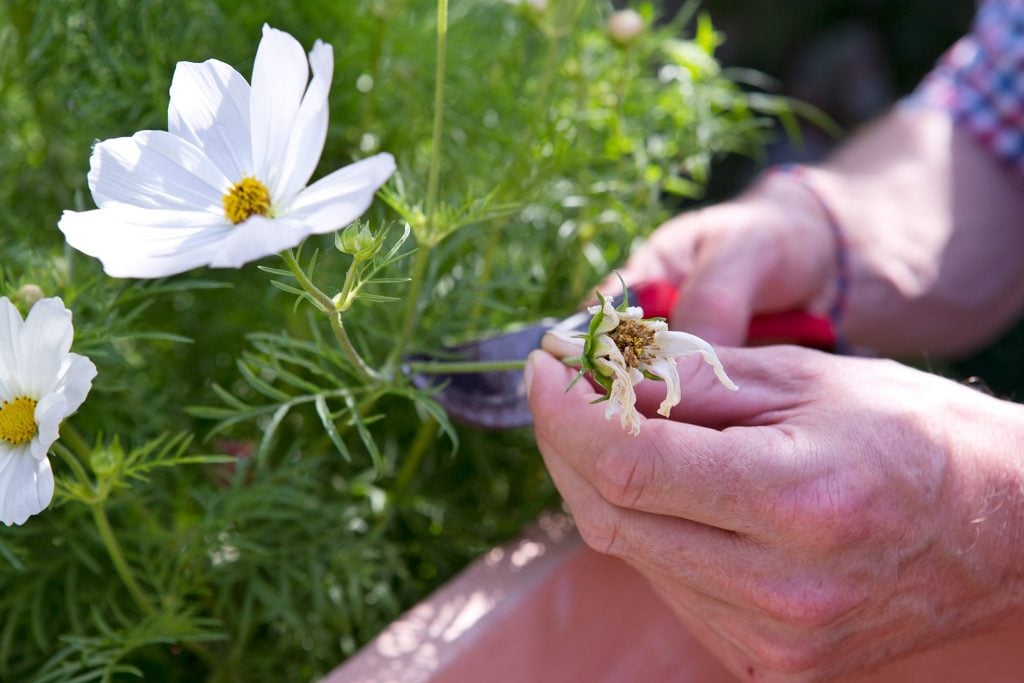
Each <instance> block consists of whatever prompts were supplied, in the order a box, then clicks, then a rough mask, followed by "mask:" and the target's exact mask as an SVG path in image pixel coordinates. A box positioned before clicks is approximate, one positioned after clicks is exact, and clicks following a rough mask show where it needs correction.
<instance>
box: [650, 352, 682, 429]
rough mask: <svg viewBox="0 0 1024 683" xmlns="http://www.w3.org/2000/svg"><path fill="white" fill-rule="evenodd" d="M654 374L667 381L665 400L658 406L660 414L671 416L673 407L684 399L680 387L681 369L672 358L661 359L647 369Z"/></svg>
mask: <svg viewBox="0 0 1024 683" xmlns="http://www.w3.org/2000/svg"><path fill="white" fill-rule="evenodd" d="M646 369H647V370H648V371H649V372H651V373H652V374H655V375H657V376H658V377H660V378H661V379H663V380H665V400H664V401H662V402H661V405H659V406H658V414H659V415H664V416H665V417H668V416H669V413H671V412H672V407H673V406H675V405H676V404H678V403H679V401H680V399H681V398H682V394H681V392H680V387H679V369H678V368H677V367H676V362H675V361H674V360H672V359H671V358H659V359H658V360H657V361H655V362H654V363H651V364H650V365H648V366H647V368H646Z"/></svg>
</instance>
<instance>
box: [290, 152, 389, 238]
mask: <svg viewBox="0 0 1024 683" xmlns="http://www.w3.org/2000/svg"><path fill="white" fill-rule="evenodd" d="M394 171H395V159H394V157H392V156H391V155H390V154H388V153H387V152H384V153H382V154H377V155H376V156H372V157H370V158H368V159H363V160H362V161H357V162H356V163H354V164H350V165H348V166H344V167H342V168H339V169H338V170H337V171H335V172H334V173H331V174H330V175H327V176H324V177H323V178H321V179H320V180H318V181H316V182H315V183H313V184H312V185H310V186H309V187H307V188H306V189H305V190H303V191H302V192H300V193H299V194H298V196H297V197H296V198H295V201H294V202H293V203H292V205H291V207H289V208H288V209H287V218H288V219H289V220H295V221H301V222H303V223H304V224H306V225H308V226H309V228H310V232H312V233H314V234H323V233H326V232H331V231H333V230H337V229H338V228H342V227H344V226H346V225H348V224H349V223H351V222H352V221H354V220H355V219H357V218H359V216H361V215H362V214H363V212H365V211H366V209H367V208H369V206H370V204H371V203H372V202H373V196H374V195H375V194H376V192H377V189H378V188H380V186H381V185H383V184H384V183H385V182H387V179H388V178H390V177H391V174H392V173H394Z"/></svg>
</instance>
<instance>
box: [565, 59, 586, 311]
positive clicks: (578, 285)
mask: <svg viewBox="0 0 1024 683" xmlns="http://www.w3.org/2000/svg"><path fill="white" fill-rule="evenodd" d="M575 49H576V63H577V68H576V109H577V112H578V113H579V114H580V115H581V116H582V115H583V114H585V113H586V111H587V105H588V101H589V98H590V89H589V87H588V83H587V77H586V65H585V62H584V59H583V57H584V53H583V48H582V46H581V45H580V42H579V40H577V41H576V44H575ZM587 125H588V124H587V121H586V118H581V120H580V130H579V135H578V139H577V143H576V144H577V145H578V147H579V149H587V143H588V138H589V135H588V131H587ZM588 170H589V167H588V166H587V165H586V164H584V165H583V166H581V167H580V170H579V174H578V176H577V181H578V182H579V186H580V193H581V194H582V196H583V197H589V195H590V174H589V172H588ZM589 219H590V204H589V202H587V201H585V202H584V203H583V206H581V207H580V212H579V215H578V216H577V218H576V220H577V223H578V226H579V227H578V229H579V230H581V231H582V230H583V229H585V228H586V226H587V224H588V222H589ZM585 244H586V243H585V241H584V239H583V235H582V233H581V234H580V240H579V245H580V247H579V249H580V253H579V254H578V256H577V259H576V265H575V267H574V268H573V272H572V275H571V278H572V279H571V280H570V291H571V292H572V294H573V296H574V297H576V298H579V296H580V294H581V293H582V292H583V289H584V286H585V285H584V282H585V281H586V278H587V273H588V272H589V269H588V263H587V259H586V257H585V256H584V254H583V247H584V246H585Z"/></svg>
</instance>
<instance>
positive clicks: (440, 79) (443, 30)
mask: <svg viewBox="0 0 1024 683" xmlns="http://www.w3.org/2000/svg"><path fill="white" fill-rule="evenodd" d="M447 54H448V0H437V64H436V66H435V73H434V130H433V135H432V139H431V145H430V175H429V176H428V177H427V226H428V227H429V228H430V229H433V228H434V213H435V211H436V209H437V193H438V187H439V185H440V178H441V133H442V132H443V130H444V75H445V67H446V60H447Z"/></svg>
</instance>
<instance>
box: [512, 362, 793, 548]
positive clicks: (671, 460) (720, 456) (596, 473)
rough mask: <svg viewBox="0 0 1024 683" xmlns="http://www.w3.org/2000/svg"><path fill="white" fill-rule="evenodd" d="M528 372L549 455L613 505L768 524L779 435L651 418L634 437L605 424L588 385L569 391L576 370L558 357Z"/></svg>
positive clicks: (738, 524)
mask: <svg viewBox="0 0 1024 683" xmlns="http://www.w3.org/2000/svg"><path fill="white" fill-rule="evenodd" d="M528 366H529V368H530V376H531V382H530V385H531V386H530V390H529V399H530V407H531V409H532V411H533V415H534V430H535V432H536V435H537V443H538V445H539V446H540V448H541V450H542V451H543V452H544V454H545V457H549V458H558V459H560V460H562V461H565V462H566V463H567V464H568V465H569V466H570V467H572V468H573V469H574V470H575V471H576V472H578V473H579V474H580V476H582V477H583V478H584V479H586V480H587V481H588V482H589V483H590V484H591V485H593V487H594V488H595V489H596V490H597V491H598V492H599V493H600V494H601V496H602V497H603V498H605V499H606V500H608V502H610V503H612V504H613V505H616V506H619V507H625V508H632V509H636V510H642V511H644V512H652V513H655V514H662V515H669V516H674V517H682V518H686V519H690V520H693V521H697V522H701V523H703V524H709V525H713V526H717V527H720V528H724V529H730V530H733V531H739V532H744V533H750V532H754V531H756V530H758V529H760V528H761V527H762V526H763V525H762V524H761V523H760V522H759V518H760V515H759V512H760V511H761V510H762V506H761V499H762V496H761V492H763V491H764V490H765V488H766V487H765V481H766V480H769V481H770V480H771V479H772V478H773V477H772V476H771V469H772V468H773V467H777V464H776V463H778V460H777V459H776V458H772V457H765V456H766V455H776V454H777V453H778V451H779V447H778V445H775V444H769V443H768V442H767V441H768V440H769V439H771V438H772V434H773V432H772V430H770V429H764V428H759V427H739V428H729V429H726V430H723V431H718V430H715V429H710V428H707V427H701V426H698V425H693V424H688V423H685V422H676V421H673V420H667V419H649V420H645V421H644V422H643V424H642V428H641V430H640V434H639V435H637V436H633V435H631V434H629V433H628V432H626V431H624V430H623V429H622V428H621V427H620V426H619V422H618V420H607V419H605V416H604V406H603V405H601V404H594V403H593V401H594V400H595V399H597V398H599V394H596V393H594V392H593V391H592V389H591V387H590V386H589V384H588V383H586V382H579V383H577V384H576V385H575V386H574V387H573V388H572V389H571V390H570V391H568V392H566V390H565V388H566V386H568V384H569V382H570V381H571V380H572V371H571V370H570V369H568V368H566V367H565V366H563V365H562V364H561V363H559V362H558V361H556V360H555V359H554V358H552V357H551V356H549V355H548V354H546V353H544V352H542V351H540V352H534V353H533V354H531V356H530V359H529V361H528ZM723 392H724V393H729V392H725V390H723ZM766 451H768V452H766Z"/></svg>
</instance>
